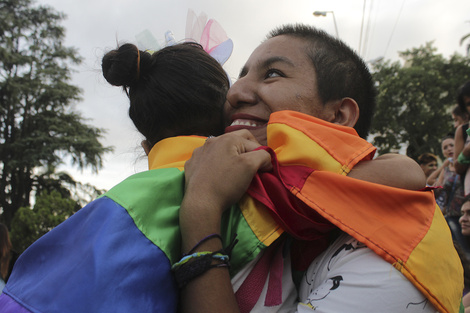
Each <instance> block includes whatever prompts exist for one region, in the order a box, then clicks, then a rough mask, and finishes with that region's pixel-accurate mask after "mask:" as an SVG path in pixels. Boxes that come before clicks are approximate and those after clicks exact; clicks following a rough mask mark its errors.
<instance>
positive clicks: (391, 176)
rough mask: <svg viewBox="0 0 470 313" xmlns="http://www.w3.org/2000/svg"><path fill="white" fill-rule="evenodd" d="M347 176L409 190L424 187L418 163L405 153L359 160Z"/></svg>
mask: <svg viewBox="0 0 470 313" xmlns="http://www.w3.org/2000/svg"><path fill="white" fill-rule="evenodd" d="M348 176H349V177H352V178H356V179H360V180H364V181H368V182H371V183H376V184H381V185H386V186H390V187H397V188H402V189H409V190H419V189H422V188H424V187H426V177H425V176H424V173H423V170H422V169H421V167H420V166H419V165H418V163H416V162H415V161H414V160H413V159H411V158H409V157H407V156H405V155H401V154H395V153H388V154H384V155H381V156H379V157H377V158H375V159H374V160H370V161H362V162H359V163H358V164H357V165H356V166H355V167H354V168H353V169H352V170H351V172H350V173H349V175H348Z"/></svg>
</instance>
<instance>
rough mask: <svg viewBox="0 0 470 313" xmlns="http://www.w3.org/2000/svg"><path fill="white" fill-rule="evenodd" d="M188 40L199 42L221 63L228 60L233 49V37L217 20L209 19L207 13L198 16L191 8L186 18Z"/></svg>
mask: <svg viewBox="0 0 470 313" xmlns="http://www.w3.org/2000/svg"><path fill="white" fill-rule="evenodd" d="M186 41H195V42H197V43H199V44H200V45H201V46H202V48H203V49H204V51H206V52H207V53H209V54H210V55H211V56H212V57H213V58H214V59H216V60H217V61H218V62H219V63H220V64H221V65H223V64H224V63H225V62H226V61H227V60H228V58H229V57H230V55H231V54H232V50H233V42H232V39H230V38H228V36H227V33H226V32H225V30H224V29H223V28H222V26H220V24H219V23H218V22H217V21H216V20H214V19H210V20H208V21H207V15H206V14H205V13H201V14H199V16H196V14H195V13H194V11H193V10H191V9H189V10H188V16H187V18H186Z"/></svg>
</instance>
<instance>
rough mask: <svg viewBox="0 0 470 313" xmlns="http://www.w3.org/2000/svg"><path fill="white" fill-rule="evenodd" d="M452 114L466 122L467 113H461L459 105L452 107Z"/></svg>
mask: <svg viewBox="0 0 470 313" xmlns="http://www.w3.org/2000/svg"><path fill="white" fill-rule="evenodd" d="M452 114H454V115H455V116H458V117H461V118H463V119H464V120H468V112H467V111H466V110H465V111H462V109H461V108H460V106H459V105H456V106H455V107H454V109H453V110H452Z"/></svg>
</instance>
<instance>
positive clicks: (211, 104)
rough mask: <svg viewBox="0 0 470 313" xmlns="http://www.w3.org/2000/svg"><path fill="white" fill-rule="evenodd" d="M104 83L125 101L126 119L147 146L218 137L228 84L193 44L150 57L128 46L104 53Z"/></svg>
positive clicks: (212, 61)
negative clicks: (187, 137) (119, 92)
mask: <svg viewBox="0 0 470 313" xmlns="http://www.w3.org/2000/svg"><path fill="white" fill-rule="evenodd" d="M102 70H103V76H104V77H105V79H106V80H107V81H108V82H109V83H110V84H111V85H114V86H122V87H123V88H124V90H125V91H126V93H127V94H128V96H129V100H130V108H129V116H130V118H131V119H132V121H133V122H134V125H135V126H136V127H137V129H138V130H139V132H140V133H142V134H143V135H144V136H145V138H146V140H147V141H148V142H149V143H150V145H151V146H153V145H154V144H155V143H157V142H158V141H160V140H162V139H164V138H167V137H172V136H183V135H201V136H209V135H219V134H222V133H223V119H222V114H223V105H224V103H225V99H226V95H227V91H228V88H229V86H230V82H229V80H228V76H227V74H226V72H225V71H224V69H223V68H222V66H221V65H220V64H219V63H218V62H217V61H216V60H215V59H214V58H213V57H211V56H210V55H209V54H208V53H207V52H205V51H204V50H203V49H202V47H201V46H200V45H199V44H196V43H192V42H186V43H181V44H176V45H173V46H168V47H165V48H163V49H161V50H158V51H157V52H155V53H153V54H150V53H149V52H147V51H139V49H138V48H137V47H136V46H135V45H133V44H124V45H122V46H120V47H119V48H118V49H116V50H112V51H110V52H108V53H107V54H106V55H105V56H104V57H103V60H102Z"/></svg>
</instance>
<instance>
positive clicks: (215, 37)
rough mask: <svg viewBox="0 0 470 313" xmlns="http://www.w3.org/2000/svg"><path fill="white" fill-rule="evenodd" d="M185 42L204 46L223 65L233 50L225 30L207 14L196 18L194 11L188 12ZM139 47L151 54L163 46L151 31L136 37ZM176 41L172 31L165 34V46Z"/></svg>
mask: <svg viewBox="0 0 470 313" xmlns="http://www.w3.org/2000/svg"><path fill="white" fill-rule="evenodd" d="M185 36H186V38H185V40H184V41H191V42H196V43H198V44H200V45H201V46H202V48H203V49H204V51H206V52H207V53H209V54H210V55H211V56H212V57H213V58H214V59H216V60H217V62H219V63H220V64H221V65H223V64H224V63H225V62H226V61H227V60H228V58H229V57H230V55H231V54H232V50H233V42H232V40H231V39H230V38H228V36H227V33H226V32H225V30H224V29H223V28H222V26H220V24H219V23H218V22H217V21H216V20H214V19H210V20H207V15H206V14H205V13H201V14H199V16H196V14H195V13H194V11H193V10H191V9H189V10H188V15H187V18H186V32H185ZM136 41H137V46H138V47H139V49H140V50H147V51H149V52H150V53H153V52H155V51H158V50H160V49H161V46H160V45H159V44H158V41H157V40H156V39H155V37H154V36H153V35H152V33H151V32H150V31H149V30H144V31H142V32H141V33H139V34H137V35H136ZM175 43H176V40H175V38H174V36H173V33H172V32H171V31H167V32H166V33H165V46H172V45H174V44H175Z"/></svg>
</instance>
